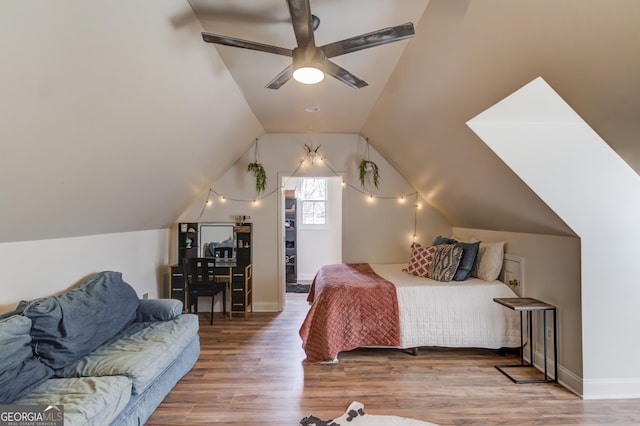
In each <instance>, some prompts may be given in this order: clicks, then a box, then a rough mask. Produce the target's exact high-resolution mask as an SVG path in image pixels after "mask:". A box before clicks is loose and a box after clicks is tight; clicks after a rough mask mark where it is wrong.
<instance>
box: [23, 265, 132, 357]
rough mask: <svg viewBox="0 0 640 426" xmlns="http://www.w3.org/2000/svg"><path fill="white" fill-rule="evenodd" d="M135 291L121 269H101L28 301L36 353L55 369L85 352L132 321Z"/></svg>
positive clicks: (27, 311) (25, 312) (26, 313)
mask: <svg viewBox="0 0 640 426" xmlns="http://www.w3.org/2000/svg"><path fill="white" fill-rule="evenodd" d="M138 304H139V301H138V296H137V294H136V292H135V290H134V289H133V288H132V287H131V286H130V285H129V284H127V283H126V282H124V281H123V280H122V274H121V273H120V272H112V271H106V272H100V273H98V274H95V275H93V276H92V277H90V278H89V279H88V280H86V281H85V282H84V283H82V284H81V285H80V286H79V287H78V288H76V289H74V290H71V291H68V292H66V293H63V294H61V295H60V296H52V297H48V298H46V299H42V300H38V301H35V302H33V303H31V304H30V305H29V306H28V307H27V308H26V309H25V311H24V315H25V316H27V317H29V318H30V319H31V321H32V322H33V324H32V327H31V337H32V338H33V344H34V348H35V349H34V352H35V355H36V356H37V357H38V358H40V360H41V361H42V362H44V363H45V364H47V365H48V366H50V367H51V368H54V369H57V368H62V367H65V366H67V365H69V364H71V363H72V362H74V361H76V360H77V359H79V358H80V357H82V356H84V355H87V354H88V353H90V352H91V351H93V350H94V349H95V348H97V347H98V346H100V345H102V344H103V343H105V342H106V341H107V340H109V339H111V338H112V337H113V336H115V335H116V334H117V333H118V332H119V331H120V330H122V329H123V328H124V327H126V326H127V325H129V324H130V323H132V322H133V321H135V319H136V312H137V310H138Z"/></svg>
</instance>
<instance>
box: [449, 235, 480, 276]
mask: <svg viewBox="0 0 640 426" xmlns="http://www.w3.org/2000/svg"><path fill="white" fill-rule="evenodd" d="M456 245H457V246H458V247H461V248H462V257H461V258H460V264H459V265H458V270H457V271H456V274H455V275H454V276H453V280H454V281H464V280H466V279H467V278H469V277H470V276H471V271H472V270H473V268H474V266H475V265H476V258H477V257H478V249H479V248H480V241H478V242H475V243H460V242H457V243H456Z"/></svg>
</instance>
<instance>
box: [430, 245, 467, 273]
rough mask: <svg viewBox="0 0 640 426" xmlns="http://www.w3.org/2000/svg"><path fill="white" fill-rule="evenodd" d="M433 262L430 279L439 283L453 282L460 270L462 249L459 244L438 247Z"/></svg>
mask: <svg viewBox="0 0 640 426" xmlns="http://www.w3.org/2000/svg"><path fill="white" fill-rule="evenodd" d="M436 248H437V250H436V253H435V254H434V255H433V262H431V265H429V278H432V279H434V280H437V281H451V280H452V279H453V277H454V275H455V274H456V271H457V270H458V265H459V264H460V258H461V257H462V247H460V246H458V245H457V244H442V245H439V246H436Z"/></svg>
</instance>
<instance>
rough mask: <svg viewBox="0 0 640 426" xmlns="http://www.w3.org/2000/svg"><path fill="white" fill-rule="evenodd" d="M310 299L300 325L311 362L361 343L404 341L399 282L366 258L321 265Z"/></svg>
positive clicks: (394, 342) (374, 343)
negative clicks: (375, 269)
mask: <svg viewBox="0 0 640 426" xmlns="http://www.w3.org/2000/svg"><path fill="white" fill-rule="evenodd" d="M307 300H308V301H309V302H313V304H312V305H311V307H310V309H309V312H308V313H307V317H306V318H305V320H304V322H303V323H302V327H300V337H302V347H303V348H304V351H305V353H306V354H307V360H306V361H307V362H322V361H331V360H334V359H335V358H336V357H337V356H338V353H339V352H343V351H349V350H352V349H356V348H359V347H362V346H399V345H400V316H399V312H398V297H397V295H396V288H395V286H394V285H393V284H392V283H391V282H389V281H387V280H385V279H384V278H382V277H380V276H378V275H377V274H376V273H375V272H373V270H372V269H371V267H370V266H369V264H367V263H355V264H339V265H326V266H323V267H321V268H320V270H319V271H318V273H317V274H316V277H315V278H314V280H313V283H312V285H311V290H310V292H309V297H308V298H307Z"/></svg>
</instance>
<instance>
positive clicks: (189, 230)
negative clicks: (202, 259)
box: [178, 222, 199, 265]
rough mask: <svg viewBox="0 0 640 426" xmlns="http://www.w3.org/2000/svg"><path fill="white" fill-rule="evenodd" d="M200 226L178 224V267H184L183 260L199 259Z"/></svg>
mask: <svg viewBox="0 0 640 426" xmlns="http://www.w3.org/2000/svg"><path fill="white" fill-rule="evenodd" d="M198 244H199V241H198V224H197V223H192V222H189V223H184V222H183V223H179V224H178V265H182V259H184V258H193V257H198Z"/></svg>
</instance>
